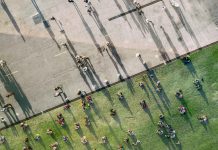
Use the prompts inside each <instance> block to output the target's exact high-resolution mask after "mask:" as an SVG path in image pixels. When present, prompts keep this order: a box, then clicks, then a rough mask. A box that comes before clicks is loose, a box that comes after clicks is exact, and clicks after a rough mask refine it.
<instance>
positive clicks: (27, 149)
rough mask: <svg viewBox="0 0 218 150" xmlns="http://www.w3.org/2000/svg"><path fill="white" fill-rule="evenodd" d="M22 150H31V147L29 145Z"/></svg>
mask: <svg viewBox="0 0 218 150" xmlns="http://www.w3.org/2000/svg"><path fill="white" fill-rule="evenodd" d="M23 150H32V147H31V146H30V145H28V146H24V147H23Z"/></svg>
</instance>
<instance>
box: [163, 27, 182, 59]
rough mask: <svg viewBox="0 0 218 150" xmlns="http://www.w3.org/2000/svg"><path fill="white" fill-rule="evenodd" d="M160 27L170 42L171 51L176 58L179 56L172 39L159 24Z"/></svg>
mask: <svg viewBox="0 0 218 150" xmlns="http://www.w3.org/2000/svg"><path fill="white" fill-rule="evenodd" d="M161 29H162V30H163V33H164V35H165V37H166V39H167V41H168V43H169V44H170V47H171V48H172V50H173V52H174V53H175V56H176V58H179V52H178V51H177V49H176V47H175V46H174V44H173V42H172V40H171V39H170V36H169V34H168V33H167V32H166V31H165V29H164V27H162V26H161Z"/></svg>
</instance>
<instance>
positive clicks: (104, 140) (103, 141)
mask: <svg viewBox="0 0 218 150" xmlns="http://www.w3.org/2000/svg"><path fill="white" fill-rule="evenodd" d="M101 141H102V144H106V143H107V141H108V139H107V137H106V136H103V137H101Z"/></svg>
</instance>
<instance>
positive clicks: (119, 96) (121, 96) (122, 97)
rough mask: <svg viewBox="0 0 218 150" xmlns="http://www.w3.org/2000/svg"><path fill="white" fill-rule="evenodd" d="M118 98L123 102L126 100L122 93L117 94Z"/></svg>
mask: <svg viewBox="0 0 218 150" xmlns="http://www.w3.org/2000/svg"><path fill="white" fill-rule="evenodd" d="M117 96H118V98H119V100H123V99H124V95H123V93H122V92H119V93H118V94H117Z"/></svg>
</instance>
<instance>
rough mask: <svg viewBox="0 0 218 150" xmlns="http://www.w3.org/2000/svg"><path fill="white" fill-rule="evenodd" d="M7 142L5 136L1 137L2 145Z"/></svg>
mask: <svg viewBox="0 0 218 150" xmlns="http://www.w3.org/2000/svg"><path fill="white" fill-rule="evenodd" d="M5 142H6V139H5V136H0V144H3V143H5Z"/></svg>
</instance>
